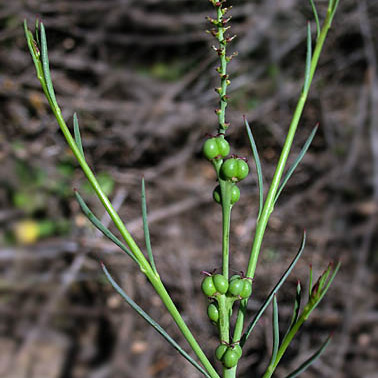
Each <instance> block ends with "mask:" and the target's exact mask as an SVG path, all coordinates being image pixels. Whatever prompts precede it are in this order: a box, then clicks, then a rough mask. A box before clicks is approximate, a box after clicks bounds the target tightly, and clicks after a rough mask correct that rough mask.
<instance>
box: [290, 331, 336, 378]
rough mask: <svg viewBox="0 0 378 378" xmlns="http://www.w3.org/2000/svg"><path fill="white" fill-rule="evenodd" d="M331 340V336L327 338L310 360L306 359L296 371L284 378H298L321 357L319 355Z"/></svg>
mask: <svg viewBox="0 0 378 378" xmlns="http://www.w3.org/2000/svg"><path fill="white" fill-rule="evenodd" d="M331 339H332V335H330V336H328V338H327V339H326V341H325V342H324V343H323V344H322V345H321V346H320V348H319V349H318V350H317V351H316V352H315V353H314V354H313V355H312V356H311V357H310V358H308V359H307V360H306V361H305V362H304V363H303V364H302V365H301V366H299V368H298V369H296V370H294V371H293V372H292V373H291V374H289V375H288V376H287V377H286V378H295V377H298V375H299V374H301V373H303V372H304V371H305V370H306V369H307V368H308V367H309V366H310V365H311V364H312V363H313V362H314V361H315V360H316V359H317V358H319V357H320V356H321V354H322V353H323V352H324V350H325V349H326V348H327V346H328V344H329V343H330V342H331Z"/></svg>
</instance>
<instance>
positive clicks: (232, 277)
mask: <svg viewBox="0 0 378 378" xmlns="http://www.w3.org/2000/svg"><path fill="white" fill-rule="evenodd" d="M239 278H240V276H239V274H234V275H233V276H231V278H230V282H231V281H233V280H236V279H239Z"/></svg>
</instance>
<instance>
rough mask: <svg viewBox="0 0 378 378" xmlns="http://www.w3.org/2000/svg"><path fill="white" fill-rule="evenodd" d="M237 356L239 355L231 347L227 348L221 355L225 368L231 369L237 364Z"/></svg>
mask: <svg viewBox="0 0 378 378" xmlns="http://www.w3.org/2000/svg"><path fill="white" fill-rule="evenodd" d="M239 358H240V357H239V355H238V353H237V352H236V351H234V350H233V349H232V348H228V349H227V351H226V353H225V354H224V355H223V358H222V362H223V365H224V366H225V367H226V368H227V369H231V368H233V367H234V366H236V365H237V363H238V361H239Z"/></svg>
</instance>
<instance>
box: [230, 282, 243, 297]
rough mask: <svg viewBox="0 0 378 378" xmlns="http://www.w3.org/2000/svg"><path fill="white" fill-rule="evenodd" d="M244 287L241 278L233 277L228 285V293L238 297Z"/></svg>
mask: <svg viewBox="0 0 378 378" xmlns="http://www.w3.org/2000/svg"><path fill="white" fill-rule="evenodd" d="M243 287H244V282H243V280H242V279H241V278H235V279H234V280H232V281H231V282H230V284H229V285H228V293H229V294H231V295H232V296H234V297H238V296H239V295H240V293H241V292H242V290H243Z"/></svg>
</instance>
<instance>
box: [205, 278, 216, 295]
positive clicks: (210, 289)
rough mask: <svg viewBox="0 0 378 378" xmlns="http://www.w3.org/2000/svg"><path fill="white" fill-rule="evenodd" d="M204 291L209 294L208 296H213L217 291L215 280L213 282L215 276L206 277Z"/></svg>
mask: <svg viewBox="0 0 378 378" xmlns="http://www.w3.org/2000/svg"><path fill="white" fill-rule="evenodd" d="M201 288H202V292H203V293H204V294H205V295H206V296H207V297H212V296H213V295H214V294H215V293H216V292H217V289H216V288H215V285H214V282H213V277H206V278H205V279H204V280H203V281H202V285H201Z"/></svg>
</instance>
